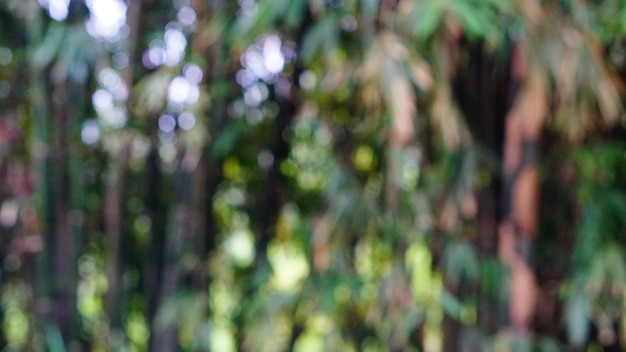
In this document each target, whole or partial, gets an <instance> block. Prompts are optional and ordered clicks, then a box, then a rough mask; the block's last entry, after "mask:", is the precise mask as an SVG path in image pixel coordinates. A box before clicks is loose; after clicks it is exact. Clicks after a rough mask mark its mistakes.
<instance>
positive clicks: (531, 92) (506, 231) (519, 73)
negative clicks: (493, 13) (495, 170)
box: [498, 48, 547, 340]
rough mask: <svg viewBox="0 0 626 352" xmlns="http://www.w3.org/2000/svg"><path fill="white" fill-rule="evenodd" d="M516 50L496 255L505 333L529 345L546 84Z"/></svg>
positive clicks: (506, 124)
mask: <svg viewBox="0 0 626 352" xmlns="http://www.w3.org/2000/svg"><path fill="white" fill-rule="evenodd" d="M522 60H523V58H522V57H521V54H520V51H519V50H517V48H516V50H514V57H513V62H512V65H511V66H512V70H513V75H514V77H515V78H518V79H520V81H521V82H522V86H521V90H520V92H519V95H518V97H517V99H516V102H515V106H514V107H513V108H512V109H511V110H510V112H509V113H508V114H507V116H506V120H505V133H504V137H505V139H504V153H503V174H504V182H503V192H502V203H501V206H502V217H501V220H500V223H499V227H498V236H499V245H498V253H499V256H500V259H501V260H502V262H503V263H504V264H505V265H506V266H507V268H508V270H509V279H508V288H509V310H508V320H509V326H508V328H509V330H510V331H511V332H512V333H513V336H514V339H521V340H527V339H528V337H529V335H528V334H529V332H530V328H531V323H532V320H533V318H534V313H535V305H536V300H537V282H536V278H535V273H534V272H533V269H532V267H531V263H530V258H531V251H532V244H533V238H534V236H535V232H536V227H537V209H538V196H539V194H538V193H539V192H538V178H537V149H538V148H537V146H538V143H539V137H540V134H541V130H542V128H543V123H544V120H545V117H546V114H547V111H546V110H547V108H546V106H547V103H546V92H545V83H544V82H543V77H542V74H541V73H540V72H536V71H530V72H528V73H527V72H526V71H528V70H529V69H531V68H528V67H524V63H523V62H522Z"/></svg>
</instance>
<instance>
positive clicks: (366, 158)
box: [353, 145, 374, 171]
mask: <svg viewBox="0 0 626 352" xmlns="http://www.w3.org/2000/svg"><path fill="white" fill-rule="evenodd" d="M353 162H354V167H355V168H356V169H357V170H359V171H369V170H371V169H372V168H373V167H374V151H373V150H372V148H370V147H368V146H366V145H361V146H359V147H358V148H357V149H356V150H355V151H354V156H353Z"/></svg>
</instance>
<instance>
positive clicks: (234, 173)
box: [222, 158, 241, 180]
mask: <svg viewBox="0 0 626 352" xmlns="http://www.w3.org/2000/svg"><path fill="white" fill-rule="evenodd" d="M222 172H223V173H224V177H226V178H227V179H229V180H236V179H238V178H240V177H241V166H240V165H239V161H237V159H235V158H228V159H226V160H224V163H223V164H222Z"/></svg>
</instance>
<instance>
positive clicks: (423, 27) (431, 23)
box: [416, 1, 443, 39]
mask: <svg viewBox="0 0 626 352" xmlns="http://www.w3.org/2000/svg"><path fill="white" fill-rule="evenodd" d="M427 6H428V7H427V8H426V11H425V12H424V14H423V15H422V16H420V18H419V23H418V24H417V27H416V34H417V36H418V37H420V38H422V39H428V38H430V36H431V35H432V34H433V33H434V32H435V30H436V29H437V27H439V24H440V23H441V18H442V15H443V9H442V8H441V7H440V6H439V5H438V2H437V1H431V2H429V3H428V5H427Z"/></svg>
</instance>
